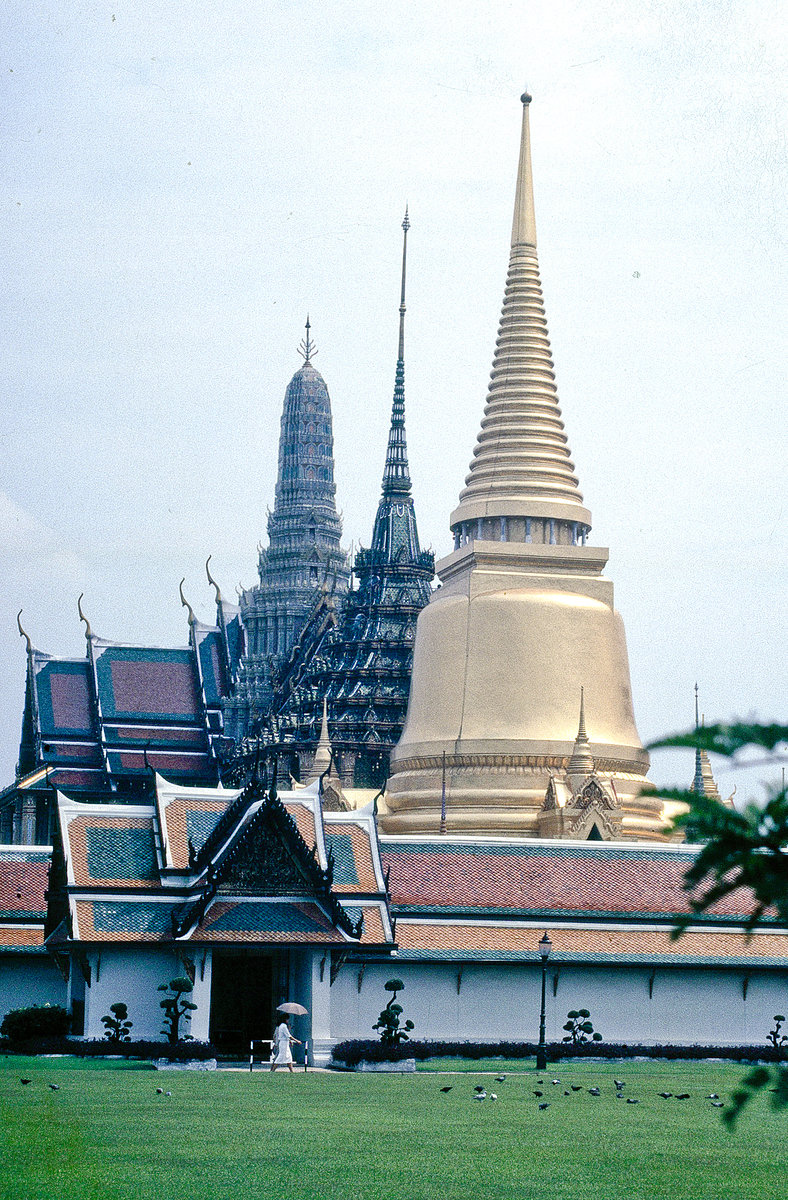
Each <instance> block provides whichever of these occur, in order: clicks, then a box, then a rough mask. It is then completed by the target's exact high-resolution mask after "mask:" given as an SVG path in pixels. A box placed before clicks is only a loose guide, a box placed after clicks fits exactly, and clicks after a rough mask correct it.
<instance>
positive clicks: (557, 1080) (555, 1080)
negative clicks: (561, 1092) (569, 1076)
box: [550, 1079, 561, 1087]
mask: <svg viewBox="0 0 788 1200" xmlns="http://www.w3.org/2000/svg"><path fill="white" fill-rule="evenodd" d="M550 1082H551V1083H552V1085H553V1087H555V1086H556V1084H557V1083H560V1082H561V1080H560V1079H551V1080H550Z"/></svg>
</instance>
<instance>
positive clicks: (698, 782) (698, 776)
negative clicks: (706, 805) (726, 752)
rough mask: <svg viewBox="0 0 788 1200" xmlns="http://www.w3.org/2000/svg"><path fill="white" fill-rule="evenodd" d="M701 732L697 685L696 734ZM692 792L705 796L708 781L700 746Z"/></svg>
mask: <svg viewBox="0 0 788 1200" xmlns="http://www.w3.org/2000/svg"><path fill="white" fill-rule="evenodd" d="M699 730H700V717H699V716H698V684H697V682H696V683H695V733H698V732H699ZM691 790H692V791H693V792H695V794H696V795H698V796H705V794H706V781H705V779H704V778H703V754H702V753H701V748H700V746H696V747H695V778H694V779H693V781H692V788H691Z"/></svg>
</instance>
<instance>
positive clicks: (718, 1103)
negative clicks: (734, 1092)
mask: <svg viewBox="0 0 788 1200" xmlns="http://www.w3.org/2000/svg"><path fill="white" fill-rule="evenodd" d="M711 1107H712V1108H724V1107H725V1105H724V1104H723V1103H722V1101H721V1100H712V1102H711Z"/></svg>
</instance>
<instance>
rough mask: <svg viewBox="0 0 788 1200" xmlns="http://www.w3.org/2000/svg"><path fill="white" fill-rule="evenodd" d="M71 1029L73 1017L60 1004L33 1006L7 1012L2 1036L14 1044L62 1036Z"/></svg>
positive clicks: (1, 1030) (0, 1032)
mask: <svg viewBox="0 0 788 1200" xmlns="http://www.w3.org/2000/svg"><path fill="white" fill-rule="evenodd" d="M70 1028H71V1016H70V1015H69V1013H67V1012H66V1010H65V1008H62V1007H61V1006H60V1005H59V1004H41V1005H39V1004H33V1005H32V1006H31V1007H30V1008H14V1009H12V1010H11V1012H7V1013H6V1015H5V1016H4V1017H3V1023H2V1025H0V1035H2V1036H3V1037H7V1038H8V1039H9V1040H10V1041H12V1042H26V1041H29V1040H30V1039H31V1038H39V1037H58V1036H62V1035H63V1034H65V1033H68V1031H69V1029H70Z"/></svg>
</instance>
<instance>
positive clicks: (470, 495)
mask: <svg viewBox="0 0 788 1200" xmlns="http://www.w3.org/2000/svg"><path fill="white" fill-rule="evenodd" d="M521 99H522V103H523V122H522V132H521V137H520V160H519V166H518V171H517V189H516V193H515V203H514V219H513V222H512V243H511V253H510V257H509V272H508V276H507V280H506V291H505V294H504V301H503V309H502V311H501V322H500V326H499V330H498V340H497V343H496V350H495V357H494V360H493V368H492V373H491V380H490V386H489V391H488V394H487V403H486V406H485V410H484V417H483V419H482V427H481V431H480V433H479V436H478V439H477V443H476V449H475V450H474V457H473V462H472V463H471V467H470V471H469V473H468V475H467V477H466V480H465V488H464V489H463V491H462V492H461V493H460V504H459V507H458V508H457V509H455V511H454V512H453V513H452V515H451V527H452V530H453V531H454V533H455V544H456V545H457V546H459V545H461V544H464V543H465V542H466V541H470V540H475V539H487V540H492V541H513V542H530V541H534V542H553V543H559V544H563V545H567V544H569V545H572V544H576V543H578V542H581V543H582V542H584V541H585V537H586V534H587V533H588V530H589V529H590V527H591V514H590V512H589V511H588V509H586V508H584V507H583V497H582V495H581V493H580V489H579V486H578V480H577V476H576V475H575V471H574V464H573V462H572V459H571V457H570V451H569V447H568V444H567V437H566V434H565V432H564V423H563V419H562V417H561V409H560V406H559V402H558V392H557V389H556V385H555V373H554V370H553V360H552V357H551V351H550V341H549V337H548V332H547V320H546V317H545V310H544V300H543V298H542V285H541V281H540V278H539V263H538V260H537V256H536V220H535V217H534V198H533V178H532V170H531V141H530V128H529V123H528V109H529V105H530V102H531V97H530V96H529V95H528V93H527V92H526V93H524V94H523V96H522V97H521Z"/></svg>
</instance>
